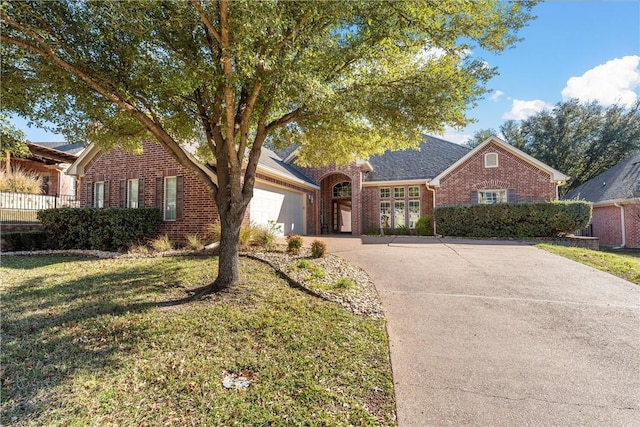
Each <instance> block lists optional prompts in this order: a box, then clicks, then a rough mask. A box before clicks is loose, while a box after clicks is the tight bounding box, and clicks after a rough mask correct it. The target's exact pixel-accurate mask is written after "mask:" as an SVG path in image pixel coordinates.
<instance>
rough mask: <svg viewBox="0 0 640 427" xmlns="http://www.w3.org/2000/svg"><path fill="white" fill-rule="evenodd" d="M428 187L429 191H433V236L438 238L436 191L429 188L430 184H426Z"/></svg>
mask: <svg viewBox="0 0 640 427" xmlns="http://www.w3.org/2000/svg"><path fill="white" fill-rule="evenodd" d="M426 186H427V190H429V191H431V193H432V194H433V199H432V200H433V235H434V236H437V235H438V233H436V189H435V188H431V187H430V186H429V183H427V184H426Z"/></svg>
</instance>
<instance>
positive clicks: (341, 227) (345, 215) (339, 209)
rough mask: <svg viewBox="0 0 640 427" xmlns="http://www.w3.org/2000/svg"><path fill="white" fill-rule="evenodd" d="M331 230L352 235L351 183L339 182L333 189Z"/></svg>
mask: <svg viewBox="0 0 640 427" xmlns="http://www.w3.org/2000/svg"><path fill="white" fill-rule="evenodd" d="M331 194H332V196H331V229H332V230H333V232H334V233H351V211H352V206H351V182H350V181H344V182H339V183H337V184H335V185H334V186H333V188H332V189H331Z"/></svg>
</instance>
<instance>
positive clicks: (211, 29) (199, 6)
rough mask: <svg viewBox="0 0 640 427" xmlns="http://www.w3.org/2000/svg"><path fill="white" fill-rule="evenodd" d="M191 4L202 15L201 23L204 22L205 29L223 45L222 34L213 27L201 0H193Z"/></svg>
mask: <svg viewBox="0 0 640 427" xmlns="http://www.w3.org/2000/svg"><path fill="white" fill-rule="evenodd" d="M191 4H192V5H193V7H195V8H196V10H197V11H198V15H200V21H202V23H203V24H204V26H205V28H206V29H207V32H208V33H209V34H210V35H211V36H212V37H213V38H215V39H216V41H217V42H218V44H222V38H221V36H220V34H219V33H218V32H217V31H216V29H215V27H214V26H213V23H212V22H211V20H210V19H209V17H208V16H207V14H206V12H205V11H204V8H203V7H202V3H201V2H200V0H191Z"/></svg>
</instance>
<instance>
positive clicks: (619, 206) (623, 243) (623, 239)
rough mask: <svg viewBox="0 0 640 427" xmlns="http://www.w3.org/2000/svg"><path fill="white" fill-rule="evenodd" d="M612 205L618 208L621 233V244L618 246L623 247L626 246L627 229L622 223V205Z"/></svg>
mask: <svg viewBox="0 0 640 427" xmlns="http://www.w3.org/2000/svg"><path fill="white" fill-rule="evenodd" d="M613 206H615V207H616V208H620V232H621V233H622V244H621V245H620V246H619V247H620V248H624V247H626V246H627V230H626V227H625V223H624V205H621V204H619V203H614V204H613Z"/></svg>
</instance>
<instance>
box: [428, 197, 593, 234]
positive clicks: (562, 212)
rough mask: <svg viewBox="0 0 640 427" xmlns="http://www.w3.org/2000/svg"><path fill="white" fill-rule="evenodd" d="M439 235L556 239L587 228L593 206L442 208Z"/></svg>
mask: <svg viewBox="0 0 640 427" xmlns="http://www.w3.org/2000/svg"><path fill="white" fill-rule="evenodd" d="M435 218H436V223H437V224H438V232H439V233H440V234H444V235H447V236H466V237H519V238H523V237H554V236H557V235H559V234H566V233H570V232H572V231H574V230H579V229H581V228H584V227H586V226H587V225H588V224H589V221H590V220H591V203H588V202H580V201H578V202H576V201H571V202H544V203H528V204H519V205H509V204H495V205H473V206H454V207H441V208H436V210H435Z"/></svg>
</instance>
